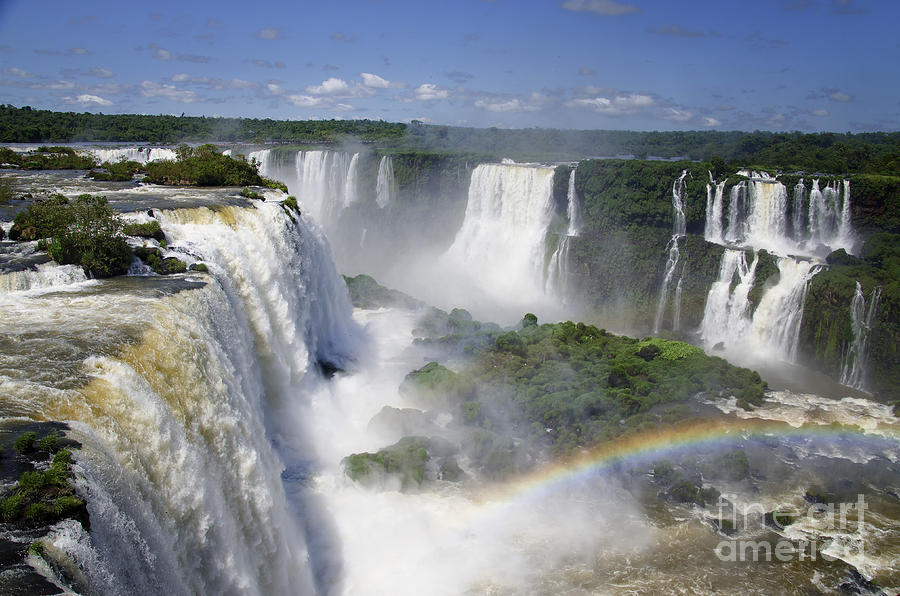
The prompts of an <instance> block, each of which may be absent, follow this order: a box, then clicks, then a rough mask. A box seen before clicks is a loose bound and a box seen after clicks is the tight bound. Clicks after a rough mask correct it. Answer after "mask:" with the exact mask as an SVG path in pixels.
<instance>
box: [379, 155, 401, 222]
mask: <svg viewBox="0 0 900 596" xmlns="http://www.w3.org/2000/svg"><path fill="white" fill-rule="evenodd" d="M396 186H397V184H396V182H395V181H394V162H393V160H392V159H391V157H390V156H389V155H385V156H383V157H382V158H381V161H380V162H379V163H378V178H377V179H376V181H375V202H376V203H377V204H378V206H379V207H381V208H382V209H384V208H385V207H387V206H388V205H389V204H390V203H391V202H392V201H393V199H394V195H395V194H396Z"/></svg>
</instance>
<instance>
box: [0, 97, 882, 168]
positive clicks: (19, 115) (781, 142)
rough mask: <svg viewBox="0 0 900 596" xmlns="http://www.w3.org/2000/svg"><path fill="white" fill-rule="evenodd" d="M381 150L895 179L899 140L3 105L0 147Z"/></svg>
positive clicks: (846, 135) (868, 135) (839, 135)
mask: <svg viewBox="0 0 900 596" xmlns="http://www.w3.org/2000/svg"><path fill="white" fill-rule="evenodd" d="M350 140H352V141H356V142H363V143H371V144H377V145H378V146H379V147H383V148H388V149H395V150H416V151H428V152H446V151H459V150H465V151H470V152H478V153H484V154H490V155H493V156H495V157H497V158H499V157H511V158H514V159H519V160H537V161H558V160H576V159H582V158H586V157H615V156H633V157H636V158H638V159H646V158H663V159H673V158H682V159H688V160H711V159H713V158H716V159H717V160H720V161H726V162H735V163H740V164H741V165H744V166H746V165H754V166H761V167H771V168H782V169H790V170H805V171H809V172H828V173H831V174H846V173H866V174H890V175H900V133H898V132H891V133H888V132H872V133H859V134H851V133H849V132H848V133H836V132H826V133H802V132H767V131H754V132H741V131H728V132H719V131H670V132H638V131H623V130H558V129H546V128H528V129H499V128H465V127H455V126H441V125H429V124H425V123H422V122H420V121H417V120H413V121H412V122H411V123H410V124H403V123H397V122H384V121H375V120H272V119H268V118H266V119H259V118H211V117H206V116H167V115H140V114H92V113H89V112H83V113H76V112H52V111H49V110H35V109H32V108H31V107H28V106H25V107H16V106H12V105H8V104H7V105H2V106H0V142H4V143H48V142H49V143H61V142H87V141H94V142H147V143H178V142H210V141H218V142H231V143H268V142H272V143H289V144H338V143H342V142H345V141H350Z"/></svg>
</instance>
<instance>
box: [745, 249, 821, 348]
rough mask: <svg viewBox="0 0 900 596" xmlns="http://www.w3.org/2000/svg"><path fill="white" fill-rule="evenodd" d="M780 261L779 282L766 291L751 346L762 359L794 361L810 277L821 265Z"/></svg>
mask: <svg viewBox="0 0 900 596" xmlns="http://www.w3.org/2000/svg"><path fill="white" fill-rule="evenodd" d="M777 264H778V273H779V276H778V283H776V284H775V285H774V286H772V287H771V288H769V289H768V290H767V291H766V293H765V294H763V296H762V298H761V299H760V301H759V306H757V307H756V311H755V312H754V313H753V323H752V325H751V326H750V336H749V340H750V346H749V347H750V349H751V351H752V352H753V353H754V355H756V356H758V357H760V358H763V359H775V360H782V361H785V362H794V361H795V360H796V358H797V344H798V341H799V338H800V324H801V323H802V322H803V308H804V307H805V305H806V291H807V289H808V288H809V280H811V279H812V278H813V276H814V275H815V274H816V273H818V272H819V271H820V270H821V267H820V266H819V265H817V264H815V263H813V262H811V261H798V260H795V259H792V258H790V257H782V258H780V259H778V263H777ZM734 345H736V344H734V343H732V346H734Z"/></svg>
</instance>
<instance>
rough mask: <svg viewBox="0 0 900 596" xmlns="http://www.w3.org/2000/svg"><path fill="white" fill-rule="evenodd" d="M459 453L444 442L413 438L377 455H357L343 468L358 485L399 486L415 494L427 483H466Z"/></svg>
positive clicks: (433, 439)
mask: <svg viewBox="0 0 900 596" xmlns="http://www.w3.org/2000/svg"><path fill="white" fill-rule="evenodd" d="M455 453H456V448H455V447H454V446H453V445H452V444H450V443H448V442H447V441H444V440H442V439H438V438H430V439H429V438H426V437H418V436H412V437H404V438H402V439H400V440H399V441H398V442H396V443H394V444H393V445H390V446H388V447H385V448H384V449H380V450H379V451H377V452H376V453H354V454H353V455H350V456H349V457H346V458H345V459H344V461H343V466H344V471H345V473H346V474H347V476H349V477H350V478H351V479H352V480H354V481H356V482H360V483H362V484H365V485H368V486H388V487H390V486H391V484H392V483H396V485H397V487H398V488H400V489H401V490H413V489H416V488H418V487H419V486H421V485H422V484H423V483H425V482H427V481H434V480H447V481H453V482H456V481H459V480H461V479H463V477H464V474H463V472H462V470H461V469H460V468H459V464H458V463H457V462H456V459H455V458H454V455H455ZM429 464H432V465H429Z"/></svg>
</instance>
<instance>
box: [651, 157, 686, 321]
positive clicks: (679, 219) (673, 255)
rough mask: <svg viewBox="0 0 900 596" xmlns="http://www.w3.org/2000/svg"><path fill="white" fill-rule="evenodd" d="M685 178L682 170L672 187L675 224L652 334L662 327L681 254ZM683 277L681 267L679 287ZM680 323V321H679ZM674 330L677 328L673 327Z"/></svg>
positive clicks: (667, 250)
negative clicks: (680, 242)
mask: <svg viewBox="0 0 900 596" xmlns="http://www.w3.org/2000/svg"><path fill="white" fill-rule="evenodd" d="M685 176H687V170H683V171H682V172H681V176H680V177H679V178H678V180H676V181H675V183H674V184H673V185H672V207H673V209H674V210H675V224H674V230H673V233H672V239H671V240H669V244H668V245H667V246H666V254H668V258H667V259H666V269H665V273H664V275H663V282H662V286H661V287H660V289H659V303H658V304H657V307H656V318H655V319H654V321H653V333H659V330H660V327H661V326H662V320H663V315H664V314H665V310H666V304H667V302H668V300H669V291H670V290H669V288H670V287H671V284H672V278H673V277H674V275H675V269H676V268H677V267H678V260H679V259H680V258H681V252H680V249H679V248H678V241H679V240H680V239H681V238H683V237H684V235H685V233H686V230H687V224H686V220H685V216H684V202H683V199H682V196H683V194H684V178H685ZM683 276H684V268H683V267H682V272H681V277H679V279H678V282H677V285H678V286H681V280H682V279H683ZM680 298H681V293H680V292H676V304H675V305H674V306H673V311H675V312H678V314H679V316H678V317H674V316H673V322H674V321H675V320H677V319H680V314H681V302H680ZM679 322H680V321H679ZM674 328H675V329H676V330H677V329H678V328H677V327H674Z"/></svg>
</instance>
